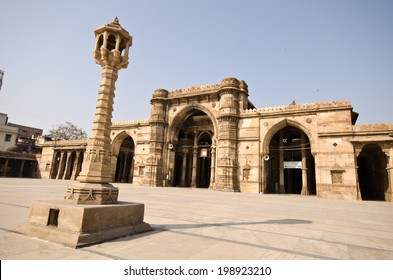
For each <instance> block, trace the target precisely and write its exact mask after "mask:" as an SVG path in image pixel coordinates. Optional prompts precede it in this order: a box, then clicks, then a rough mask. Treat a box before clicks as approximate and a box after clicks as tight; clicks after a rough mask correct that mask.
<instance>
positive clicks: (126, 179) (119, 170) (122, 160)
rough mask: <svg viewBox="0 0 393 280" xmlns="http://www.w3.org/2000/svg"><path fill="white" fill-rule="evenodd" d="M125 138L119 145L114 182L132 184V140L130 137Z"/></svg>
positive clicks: (133, 145) (133, 147)
mask: <svg viewBox="0 0 393 280" xmlns="http://www.w3.org/2000/svg"><path fill="white" fill-rule="evenodd" d="M123 137H125V138H124V140H123V141H121V140H120V141H121V142H120V143H121V144H120V147H119V148H118V149H119V152H118V154H117V161H116V173H115V182H118V183H132V182H133V177H134V173H133V170H134V152H135V144H134V140H133V139H132V138H131V137H130V136H123Z"/></svg>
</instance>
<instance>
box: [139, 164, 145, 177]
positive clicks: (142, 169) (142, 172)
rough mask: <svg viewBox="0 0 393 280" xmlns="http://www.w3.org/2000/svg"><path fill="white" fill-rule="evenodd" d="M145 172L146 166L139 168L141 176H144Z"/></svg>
mask: <svg viewBox="0 0 393 280" xmlns="http://www.w3.org/2000/svg"><path fill="white" fill-rule="evenodd" d="M144 170H145V167H144V166H139V176H143V174H144Z"/></svg>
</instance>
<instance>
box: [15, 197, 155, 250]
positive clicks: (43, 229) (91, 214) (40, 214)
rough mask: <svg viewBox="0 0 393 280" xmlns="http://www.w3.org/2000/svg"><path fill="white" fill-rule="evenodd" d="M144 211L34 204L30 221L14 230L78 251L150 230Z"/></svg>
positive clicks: (139, 207)
mask: <svg viewBox="0 0 393 280" xmlns="http://www.w3.org/2000/svg"><path fill="white" fill-rule="evenodd" d="M144 209H145V207H144V205H143V204H140V203H131V202H118V204H111V205H100V206H96V205H72V204H69V203H66V202H63V201H34V202H33V203H32V205H31V207H30V213H29V218H28V221H27V222H25V223H22V224H20V225H18V226H17V227H16V228H15V229H13V231H14V232H18V233H21V234H24V235H28V236H34V237H37V238H39V239H43V240H48V241H51V242H55V243H59V244H62V245H66V246H69V247H73V248H77V247H82V246H87V245H91V244H95V243H100V242H104V241H107V240H111V239H115V238H119V237H122V236H126V235H132V234H136V233H141V232H145V231H148V230H151V228H150V226H149V224H147V223H145V222H144V221H143V217H144ZM51 213H53V214H52V215H57V217H50V216H51Z"/></svg>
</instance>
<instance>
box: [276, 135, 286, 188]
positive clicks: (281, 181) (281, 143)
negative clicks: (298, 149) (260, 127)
mask: <svg viewBox="0 0 393 280" xmlns="http://www.w3.org/2000/svg"><path fill="white" fill-rule="evenodd" d="M283 141H284V131H283V130H281V131H280V151H279V153H280V155H279V157H280V174H279V176H280V177H279V183H278V184H279V186H278V192H279V193H285V185H284V184H285V178H284V144H283Z"/></svg>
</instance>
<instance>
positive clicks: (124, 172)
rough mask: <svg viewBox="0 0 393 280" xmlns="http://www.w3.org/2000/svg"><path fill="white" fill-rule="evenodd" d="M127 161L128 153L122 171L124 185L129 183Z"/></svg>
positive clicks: (125, 155)
mask: <svg viewBox="0 0 393 280" xmlns="http://www.w3.org/2000/svg"><path fill="white" fill-rule="evenodd" d="M127 161H128V153H124V160H123V166H122V169H121V182H122V183H126V182H127Z"/></svg>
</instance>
